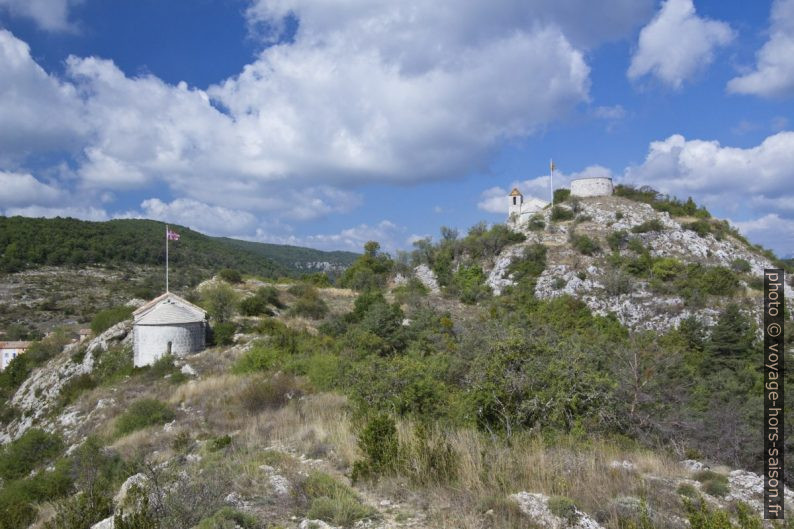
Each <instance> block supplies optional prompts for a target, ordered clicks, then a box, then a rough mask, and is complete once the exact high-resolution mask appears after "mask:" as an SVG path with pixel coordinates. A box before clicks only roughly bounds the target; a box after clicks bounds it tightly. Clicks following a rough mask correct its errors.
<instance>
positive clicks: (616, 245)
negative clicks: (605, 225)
mask: <svg viewBox="0 0 794 529" xmlns="http://www.w3.org/2000/svg"><path fill="white" fill-rule="evenodd" d="M628 239H629V234H628V233H627V232H626V230H617V231H613V232H610V234H609V235H607V245H609V249H610V250H612V251H613V252H617V251H619V250H621V249H622V248H623V247H624V246H625V245H626V243H627V242H628Z"/></svg>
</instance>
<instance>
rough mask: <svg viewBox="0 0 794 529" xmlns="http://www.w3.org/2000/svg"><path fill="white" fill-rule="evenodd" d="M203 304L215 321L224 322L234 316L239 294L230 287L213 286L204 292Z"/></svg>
mask: <svg viewBox="0 0 794 529" xmlns="http://www.w3.org/2000/svg"><path fill="white" fill-rule="evenodd" d="M201 302H202V305H203V306H204V308H206V309H207V312H208V313H209V315H210V316H211V317H212V318H213V319H215V321H217V322H224V321H227V320H229V319H231V318H232V316H234V311H235V309H236V306H237V293H236V292H235V291H234V289H232V288H231V287H230V286H229V285H225V284H217V285H212V286H209V287H207V288H205V289H203V290H202V292H201Z"/></svg>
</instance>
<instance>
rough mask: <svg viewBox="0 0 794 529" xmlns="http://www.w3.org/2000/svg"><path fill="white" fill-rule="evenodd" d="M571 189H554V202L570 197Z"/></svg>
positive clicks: (557, 202)
mask: <svg viewBox="0 0 794 529" xmlns="http://www.w3.org/2000/svg"><path fill="white" fill-rule="evenodd" d="M570 196H571V190H570V189H566V188H560V189H555V190H554V203H555V204H559V203H560V202H565V201H566V200H568V198H570Z"/></svg>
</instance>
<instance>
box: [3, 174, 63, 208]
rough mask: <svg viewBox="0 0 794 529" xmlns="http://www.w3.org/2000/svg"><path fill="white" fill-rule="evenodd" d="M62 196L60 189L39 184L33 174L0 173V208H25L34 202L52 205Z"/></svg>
mask: <svg viewBox="0 0 794 529" xmlns="http://www.w3.org/2000/svg"><path fill="white" fill-rule="evenodd" d="M62 196H63V193H62V192H61V190H60V189H58V188H56V187H53V186H51V185H48V184H45V183H42V182H39V181H38V180H36V179H35V178H34V177H33V175H31V174H28V173H10V172H5V171H0V207H3V206H6V207H8V206H24V205H28V204H30V203H32V202H35V203H38V204H51V203H53V202H55V201H57V200H58V199H59V198H62Z"/></svg>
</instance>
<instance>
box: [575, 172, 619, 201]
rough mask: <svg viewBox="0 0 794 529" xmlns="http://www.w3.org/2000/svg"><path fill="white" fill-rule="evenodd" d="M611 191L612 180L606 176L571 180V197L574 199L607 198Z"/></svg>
mask: <svg viewBox="0 0 794 529" xmlns="http://www.w3.org/2000/svg"><path fill="white" fill-rule="evenodd" d="M612 191H613V187H612V179H611V178H610V177H608V176H597V177H593V178H577V179H576V180H571V196H574V197H607V196H610V195H612Z"/></svg>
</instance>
